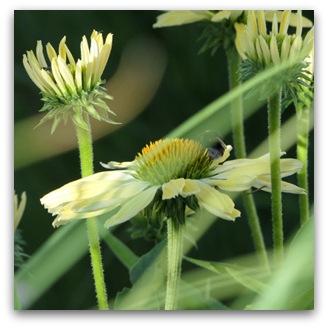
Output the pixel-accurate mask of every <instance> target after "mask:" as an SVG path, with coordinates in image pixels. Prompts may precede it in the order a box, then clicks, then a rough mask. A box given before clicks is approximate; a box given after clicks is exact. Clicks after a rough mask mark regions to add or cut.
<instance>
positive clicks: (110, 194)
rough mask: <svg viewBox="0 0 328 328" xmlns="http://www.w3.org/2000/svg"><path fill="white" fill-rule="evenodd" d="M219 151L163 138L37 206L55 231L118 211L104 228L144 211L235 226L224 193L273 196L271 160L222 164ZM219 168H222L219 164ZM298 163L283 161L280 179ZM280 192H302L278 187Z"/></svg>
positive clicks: (231, 206) (224, 154) (224, 149)
mask: <svg viewBox="0 0 328 328" xmlns="http://www.w3.org/2000/svg"><path fill="white" fill-rule="evenodd" d="M220 144H221V150H222V151H221V152H218V153H216V154H215V156H213V155H212V154H211V153H210V152H209V149H208V148H204V146H203V145H202V144H201V143H200V142H197V141H193V140H188V139H178V138H176V139H164V140H159V141H156V142H154V143H150V145H147V146H146V147H144V148H143V149H142V151H141V153H139V154H138V155H137V156H136V158H135V160H134V161H132V162H123V163H118V162H109V163H108V164H102V165H103V166H104V167H106V168H109V169H111V171H108V172H100V173H96V174H93V175H91V176H88V177H87V178H83V179H80V180H77V181H73V182H71V183H68V184H66V185H64V186H63V187H61V188H59V189H57V190H55V191H53V192H50V193H49V194H47V195H45V196H44V197H43V198H42V199H41V203H42V204H43V205H44V207H45V208H47V209H48V211H49V212H50V213H52V215H57V217H56V219H55V220H54V222H53V226H54V227H58V226H60V225H61V224H64V223H67V222H69V221H71V220H75V219H85V218H89V217H94V216H98V215H101V214H104V213H106V212H109V211H112V210H114V209H115V208H118V211H117V212H116V214H114V215H113V216H112V217H111V218H109V219H108V220H107V221H106V222H105V227H106V228H109V227H111V226H114V225H117V224H119V223H123V222H125V221H127V220H129V219H131V218H133V217H134V216H135V215H136V214H138V213H139V212H141V211H143V213H144V214H145V216H146V218H149V217H151V215H150V214H152V213H154V212H155V213H156V214H157V215H159V216H160V217H162V218H163V219H164V218H168V219H173V220H176V222H178V223H181V224H183V223H184V220H185V212H186V210H187V209H191V210H192V211H196V210H197V209H199V207H201V208H204V209H205V210H207V211H209V212H211V213H213V214H214V215H216V216H218V217H220V218H222V219H225V220H230V221H234V220H235V218H236V217H239V216H240V212H239V211H238V210H237V209H235V205H234V203H233V201H232V200H231V198H230V197H229V196H228V195H226V194H225V193H223V192H221V191H224V190H228V191H242V190H247V189H249V188H250V187H252V186H254V187H255V188H259V189H262V190H265V191H271V179H270V161H269V155H265V156H262V157H260V158H257V159H240V160H232V161H228V162H225V163H223V162H224V161H225V160H226V159H227V158H228V157H229V155H230V151H231V149H232V147H231V146H230V145H228V146H226V145H225V144H224V143H223V142H221V141H220ZM222 163H223V164H222ZM301 167H302V163H301V162H300V161H298V160H295V159H282V160H281V172H282V175H281V176H282V177H285V176H289V175H291V174H294V173H295V172H297V171H299V170H300V169H301ZM281 185H282V190H283V191H285V192H289V193H296V194H300V193H304V190H303V189H301V188H298V187H297V186H295V185H292V184H290V183H287V182H281Z"/></svg>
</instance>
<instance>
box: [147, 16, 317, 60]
mask: <svg viewBox="0 0 328 328" xmlns="http://www.w3.org/2000/svg"><path fill="white" fill-rule="evenodd" d="M258 12H259V11H258V10H255V11H254V13H255V15H256V16H257V15H258ZM248 13H249V10H169V11H167V12H165V13H163V14H161V15H159V16H157V18H156V20H157V21H156V23H155V24H153V28H160V27H170V26H180V25H184V24H190V23H195V22H204V31H203V34H202V35H201V37H200V39H204V38H206V39H207V40H206V42H205V44H204V46H203V48H202V49H201V50H200V52H203V51H205V50H206V49H207V48H213V50H212V54H213V53H214V52H215V51H216V49H217V48H218V47H219V46H220V45H221V44H222V45H223V46H224V48H225V50H229V47H231V46H233V45H234V44H236V48H237V50H239V49H240V48H241V47H240V40H239V35H240V31H241V30H243V29H244V27H245V23H246V19H247V16H248ZM274 13H275V14H276V18H277V20H278V22H281V21H282V16H283V12H282V11H279V10H265V19H266V20H267V21H269V22H272V21H273V18H274ZM296 17H297V16H296V14H294V13H291V19H290V22H289V24H290V25H291V26H297V18H296ZM302 26H303V27H311V26H312V22H311V21H310V20H309V19H307V18H305V17H303V21H302ZM236 35H237V36H236ZM241 55H242V53H241Z"/></svg>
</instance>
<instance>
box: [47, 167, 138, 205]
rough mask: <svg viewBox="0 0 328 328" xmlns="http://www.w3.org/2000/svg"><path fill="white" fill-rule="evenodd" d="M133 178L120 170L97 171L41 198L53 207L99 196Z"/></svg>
mask: <svg viewBox="0 0 328 328" xmlns="http://www.w3.org/2000/svg"><path fill="white" fill-rule="evenodd" d="M132 179H133V178H132V177H131V176H130V175H129V174H126V173H123V172H118V171H112V172H100V173H96V174H93V175H90V176H88V177H86V178H83V179H79V180H76V181H73V182H70V183H68V184H66V185H64V186H63V187H61V188H59V189H57V190H54V191H52V192H50V193H49V194H47V195H45V196H44V197H42V198H41V204H43V205H44V206H45V207H46V208H52V207H56V206H59V205H61V204H64V203H68V202H72V201H77V200H80V201H81V200H83V199H88V198H91V197H95V196H98V195H100V194H102V193H104V192H106V191H108V190H110V189H112V188H115V187H116V186H118V185H121V184H122V183H123V182H129V181H131V180H132Z"/></svg>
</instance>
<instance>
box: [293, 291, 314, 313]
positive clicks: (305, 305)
mask: <svg viewBox="0 0 328 328" xmlns="http://www.w3.org/2000/svg"><path fill="white" fill-rule="evenodd" d="M313 309H314V288H310V289H309V290H308V291H306V292H304V293H303V294H301V295H300V296H298V297H296V298H295V299H293V300H292V301H291V302H290V303H289V304H288V307H287V310H313Z"/></svg>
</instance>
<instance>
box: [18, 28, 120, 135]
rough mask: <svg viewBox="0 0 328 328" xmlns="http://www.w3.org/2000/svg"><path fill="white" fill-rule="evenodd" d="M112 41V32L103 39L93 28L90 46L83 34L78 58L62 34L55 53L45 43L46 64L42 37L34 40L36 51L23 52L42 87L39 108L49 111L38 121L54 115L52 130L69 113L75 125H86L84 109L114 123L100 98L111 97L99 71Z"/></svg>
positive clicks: (104, 62) (28, 65)
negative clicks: (40, 105)
mask: <svg viewBox="0 0 328 328" xmlns="http://www.w3.org/2000/svg"><path fill="white" fill-rule="evenodd" d="M112 41H113V35H112V34H111V33H109V34H108V35H107V37H106V40H105V41H104V40H103V36H102V33H99V32H97V31H95V30H94V31H93V33H92V35H91V44H90V46H89V44H88V41H87V38H86V37H85V36H84V37H83V38H82V42H81V58H80V59H78V60H77V62H76V61H75V60H74V57H73V56H72V54H71V52H70V50H69V48H68V47H67V45H66V37H65V36H64V37H63V38H62V40H61V41H60V43H59V49H58V54H57V53H56V51H55V49H54V48H53V47H52V45H51V44H50V43H48V44H47V46H46V52H47V56H48V60H49V64H48V61H47V60H46V59H45V56H44V53H43V45H42V42H41V41H38V42H37V47H36V55H35V54H34V52H33V51H32V50H31V51H28V52H27V54H26V55H23V64H24V67H25V69H26V72H27V74H28V75H29V77H30V78H31V80H32V81H33V82H34V83H35V85H36V86H37V87H38V88H39V89H40V90H41V93H42V96H43V98H42V100H43V101H44V102H45V104H44V106H43V108H42V109H41V111H48V114H47V115H46V116H45V117H44V118H43V119H42V120H41V122H40V124H42V123H43V122H45V121H47V120H50V119H54V122H53V125H52V130H51V133H53V132H54V130H55V129H56V127H57V125H58V124H59V122H60V121H61V120H64V122H65V123H66V122H67V119H68V117H71V118H72V120H73V122H74V123H75V124H76V125H78V126H80V127H81V128H83V129H88V126H87V124H86V122H85V118H84V117H83V113H86V114H88V115H91V116H93V117H94V118H96V119H98V120H104V121H106V122H108V123H112V124H116V123H115V122H114V121H112V120H110V119H109V118H108V113H111V114H114V115H115V113H113V112H112V111H111V110H110V109H109V108H108V106H107V104H106V103H105V101H103V100H102V99H101V98H107V99H112V97H110V96H109V95H107V93H106V92H105V89H104V88H103V87H102V86H101V85H102V84H103V83H104V82H105V81H104V80H102V79H101V75H102V73H103V71H104V69H105V66H106V64H107V61H108V58H109V55H110V52H111V49H112ZM67 60H68V62H67Z"/></svg>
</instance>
